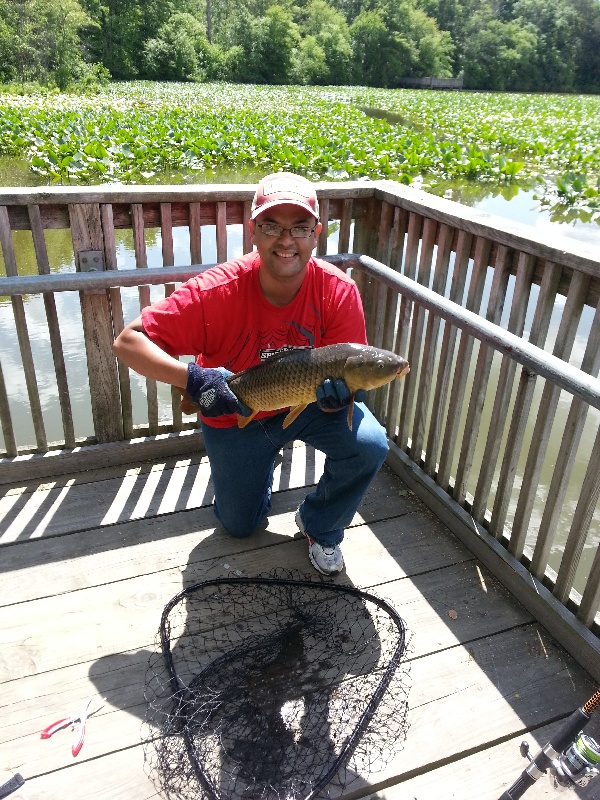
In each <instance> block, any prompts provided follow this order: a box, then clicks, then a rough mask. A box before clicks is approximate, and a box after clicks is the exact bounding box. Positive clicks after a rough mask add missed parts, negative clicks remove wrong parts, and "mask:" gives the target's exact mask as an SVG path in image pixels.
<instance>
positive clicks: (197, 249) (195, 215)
mask: <svg viewBox="0 0 600 800" xmlns="http://www.w3.org/2000/svg"><path fill="white" fill-rule="evenodd" d="M200 215H201V207H200V203H190V256H191V259H192V264H201V263H202V229H201V226H200Z"/></svg>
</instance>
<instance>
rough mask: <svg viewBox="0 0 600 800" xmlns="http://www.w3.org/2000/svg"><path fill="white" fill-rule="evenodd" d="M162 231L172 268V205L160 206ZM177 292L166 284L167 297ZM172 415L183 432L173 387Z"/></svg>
mask: <svg viewBox="0 0 600 800" xmlns="http://www.w3.org/2000/svg"><path fill="white" fill-rule="evenodd" d="M160 230H161V242H162V261H163V266H164V267H172V266H174V264H175V253H174V249H173V219H172V215H171V203H161V204H160ZM174 291H175V284H174V283H166V284H165V297H168V296H169V295H170V294H172V293H173V292H174ZM171 413H172V417H173V430H175V431H181V430H183V418H182V414H181V394H180V393H179V392H178V391H177V389H175V387H174V386H172V387H171Z"/></svg>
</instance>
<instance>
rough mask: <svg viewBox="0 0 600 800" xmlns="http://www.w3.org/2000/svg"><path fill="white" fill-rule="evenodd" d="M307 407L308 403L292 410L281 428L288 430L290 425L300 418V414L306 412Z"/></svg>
mask: <svg viewBox="0 0 600 800" xmlns="http://www.w3.org/2000/svg"><path fill="white" fill-rule="evenodd" d="M307 405H308V403H300V405H297V406H294V407H293V408H290V413H289V414H288V415H287V417H286V418H285V419H284V420H283V425H282V426H281V427H282V428H287V427H288V425H291V424H292V422H293V421H294V420H295V419H297V418H298V417H299V416H300V414H301V413H302V412H303V411H304V409H305V408H306V406H307Z"/></svg>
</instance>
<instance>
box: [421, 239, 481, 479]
mask: <svg viewBox="0 0 600 800" xmlns="http://www.w3.org/2000/svg"><path fill="white" fill-rule="evenodd" d="M472 240H473V239H472V236H471V234H470V233H466V232H465V231H460V232H459V234H458V242H457V245H456V255H455V258H454V270H453V273H452V284H451V286H450V300H453V301H454V302H455V303H461V302H462V298H463V294H464V291H465V284H466V280H467V270H468V267H469V258H470V253H471V244H472ZM457 336H458V330H457V328H456V327H455V326H454V325H451V324H450V323H449V322H447V323H446V324H445V326H444V335H443V337H442V346H441V349H440V360H439V366H438V376H437V380H436V386H435V393H434V396H433V408H434V409H436V413H434V414H432V417H431V422H430V424H429V435H428V438H427V450H426V455H425V470H426V472H427V473H428V474H429V475H430V476H431V477H432V478H433V477H434V475H435V473H436V471H437V459H438V453H439V448H440V438H441V431H442V422H443V418H444V415H445V411H446V401H447V399H448V391H449V388H450V370H451V369H452V362H453V358H454V348H455V346H456V339H457Z"/></svg>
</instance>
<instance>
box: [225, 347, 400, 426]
mask: <svg viewBox="0 0 600 800" xmlns="http://www.w3.org/2000/svg"><path fill="white" fill-rule="evenodd" d="M408 371H409V365H408V362H407V361H405V359H404V358H402V357H401V356H399V355H397V354H396V353H392V352H390V351H389V350H381V349H379V348H376V347H369V346H368V345H361V344H352V343H344V344H333V345H326V346H325V347H317V348H314V349H313V348H303V349H296V350H288V351H285V352H282V353H276V354H275V355H273V356H271V357H270V358H268V359H267V360H266V361H264V362H263V363H262V364H258V365H256V366H254V367H250V368H249V369H247V370H244V371H243V372H240V373H237V374H235V375H231V376H230V377H229V378H228V379H227V382H228V384H229V387H230V388H231V390H232V391H233V393H234V394H235V395H236V397H237V398H238V399H239V400H241V401H242V403H244V404H245V405H247V406H248V407H249V408H250V409H252V412H253V413H252V416H250V417H241V416H238V425H239V426H240V427H244V426H245V425H247V424H248V422H250V420H251V419H252V418H253V417H254V416H255V415H256V414H257V413H258V412H259V411H276V410H278V409H280V408H288V407H290V408H291V411H290V413H289V414H288V416H287V417H286V418H285V420H284V423H283V427H284V428H285V427H287V426H288V425H289V424H290V423H291V422H293V420H294V419H296V417H297V416H298V415H299V414H300V413H301V412H302V411H303V409H304V408H305V407H306V406H307V405H308V404H309V403H314V402H315V400H316V390H317V388H318V387H319V386H321V385H322V384H323V381H324V380H325V379H327V378H329V379H330V380H332V381H335V380H338V379H341V380H343V381H344V382H345V383H346V386H347V387H348V390H349V392H350V395H351V403H350V409H349V413H348V424H349V426H351V419H352V400H353V398H354V395H355V393H356V392H357V391H358V390H359V389H364V390H368V389H375V388H377V387H379V386H383V385H384V384H386V383H388V382H389V381H391V380H393V379H394V378H395V377H402V376H403V375H405V374H406V373H407V372H408Z"/></svg>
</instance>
